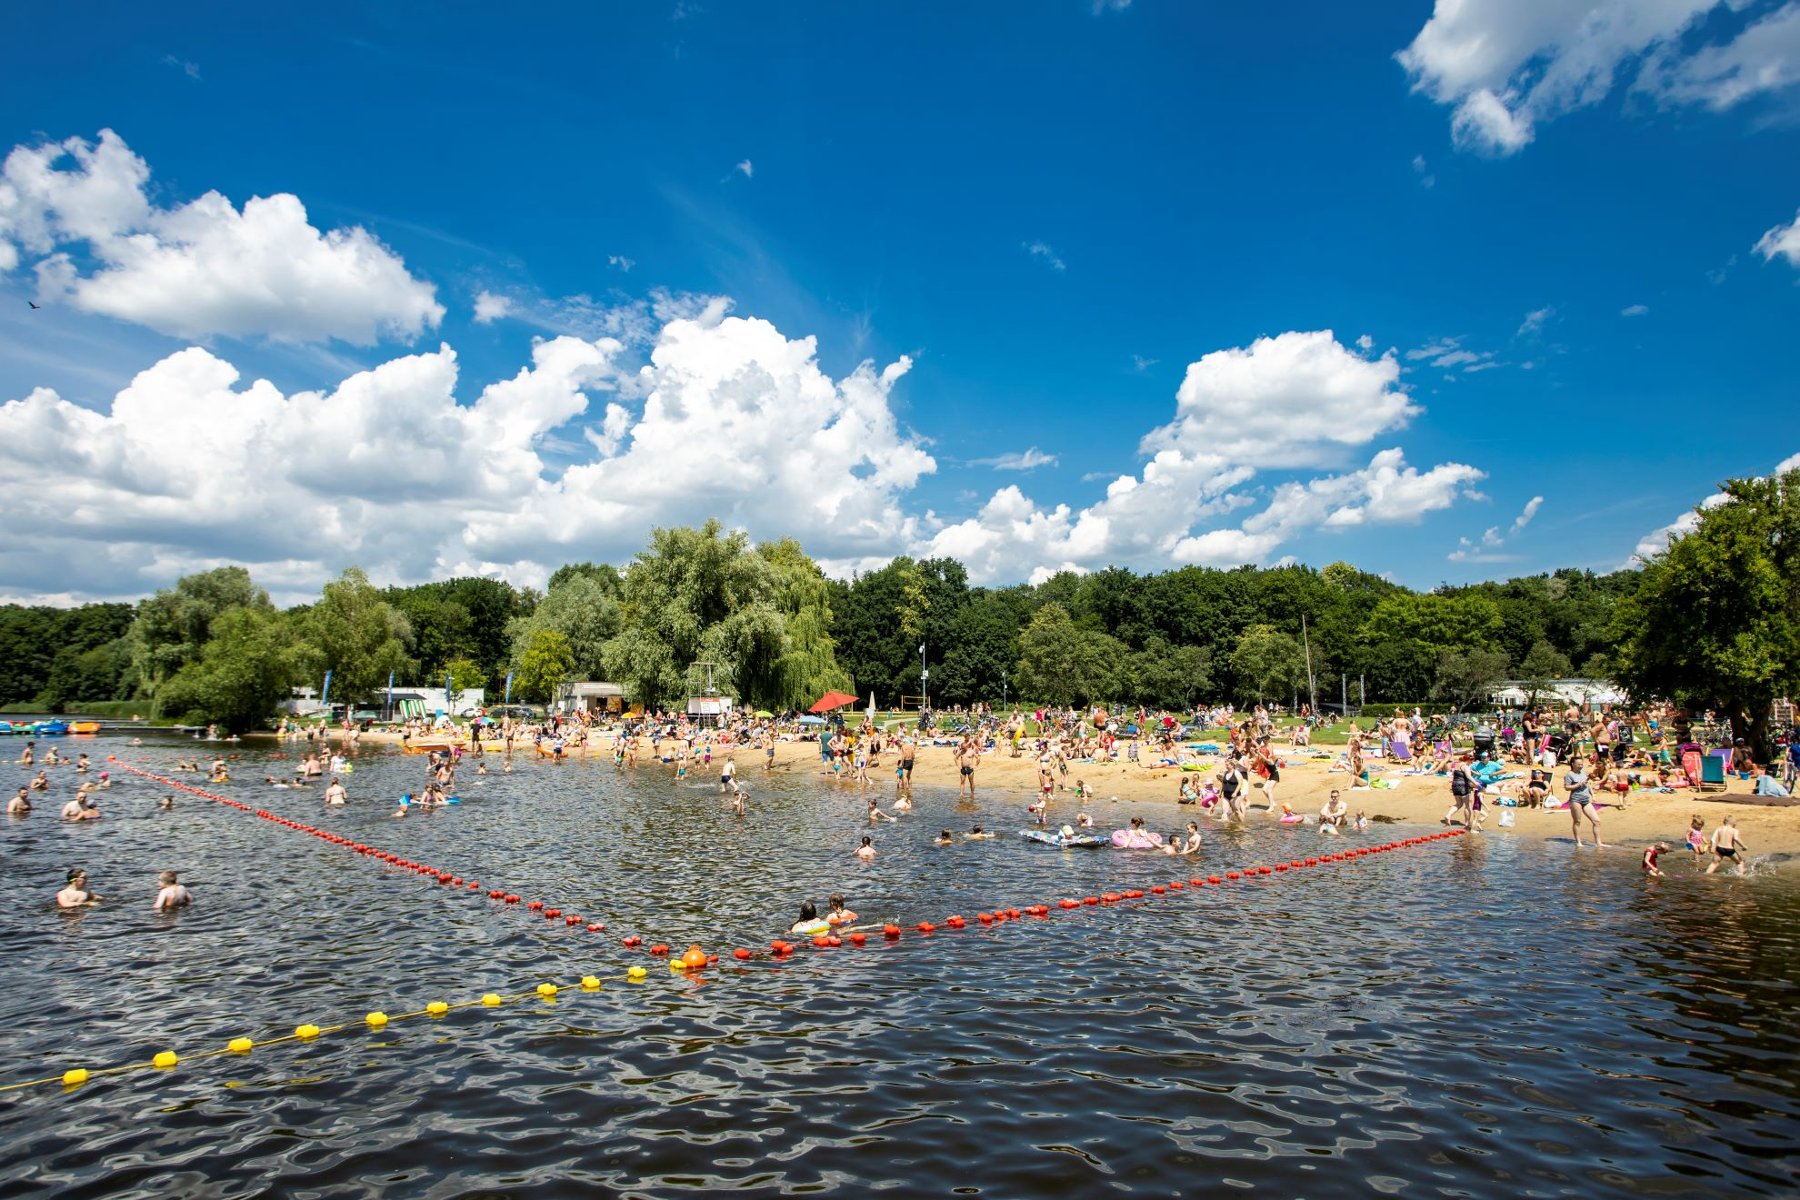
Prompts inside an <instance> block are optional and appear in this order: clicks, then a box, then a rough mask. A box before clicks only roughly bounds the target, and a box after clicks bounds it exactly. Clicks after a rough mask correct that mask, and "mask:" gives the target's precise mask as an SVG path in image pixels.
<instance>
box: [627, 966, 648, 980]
mask: <svg viewBox="0 0 1800 1200" xmlns="http://www.w3.org/2000/svg"><path fill="white" fill-rule="evenodd" d="M649 973H650V972H648V971H646V970H644V968H642V967H632V968H630V969H629V970H627V971H626V972H625V978H627V979H642V978H643V977H644V976H646V975H648V974H649Z"/></svg>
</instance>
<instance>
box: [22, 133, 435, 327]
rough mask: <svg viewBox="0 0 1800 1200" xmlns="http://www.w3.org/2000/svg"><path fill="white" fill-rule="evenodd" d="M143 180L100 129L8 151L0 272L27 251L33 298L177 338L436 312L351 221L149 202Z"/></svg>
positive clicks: (411, 319) (288, 203)
mask: <svg viewBox="0 0 1800 1200" xmlns="http://www.w3.org/2000/svg"><path fill="white" fill-rule="evenodd" d="M149 178H150V169H149V166H148V165H147V164H146V163H145V162H144V160H143V159H141V158H139V157H138V156H137V155H136V154H133V153H132V152H131V149H130V147H128V146H127V145H126V144H125V143H124V141H123V140H122V139H120V138H119V137H118V135H117V134H115V133H113V132H112V131H111V130H102V131H101V133H100V137H99V139H98V141H96V142H88V141H86V140H84V139H82V138H69V139H67V140H65V141H62V142H52V143H47V144H44V145H37V146H19V147H16V148H14V149H13V151H12V152H11V153H10V154H8V155H7V158H6V162H5V165H4V167H3V168H0V270H12V269H15V268H16V267H18V266H19V265H20V263H21V261H22V256H23V255H31V256H35V257H37V258H38V262H37V263H36V267H35V270H36V274H37V277H38V286H39V291H40V293H41V294H42V296H43V297H44V298H47V299H61V300H66V301H67V302H68V303H70V304H72V305H73V306H75V307H76V308H79V309H82V310H84V311H86V312H91V313H99V314H103V315H106V316H110V317H116V318H118V319H120V320H124V321H131V322H134V323H136V324H139V325H144V326H147V327H149V328H151V329H155V330H157V331H159V332H162V333H166V334H169V335H171V336H175V337H183V338H207V337H213V336H218V335H224V336H232V337H257V336H260V337H268V338H271V339H274V340H277V341H293V342H300V341H324V340H327V339H331V338H337V339H341V340H343V341H347V342H353V343H356V344H359V345H368V344H371V343H373V342H375V341H377V340H378V339H379V338H381V337H383V336H395V337H401V338H412V337H416V336H418V335H419V334H420V333H422V332H423V331H424V330H426V329H429V328H432V327H434V326H436V324H437V323H438V321H439V320H440V319H441V318H442V316H443V313H444V309H443V306H442V305H440V304H439V303H438V302H437V300H436V299H435V295H434V292H435V289H434V288H433V287H432V286H431V285H430V284H428V283H426V282H424V281H422V280H419V279H415V278H414V277H413V276H412V275H411V274H409V273H408V271H407V269H406V264H405V263H404V262H402V261H401V259H400V257H399V256H398V255H396V254H394V253H393V252H392V251H390V250H389V249H387V247H385V246H383V245H382V244H381V243H380V242H379V241H377V240H376V239H375V238H374V237H373V236H372V235H371V234H370V233H369V232H368V231H367V230H364V229H362V228H360V227H352V228H349V229H334V230H331V231H329V232H321V231H320V230H318V229H316V228H314V227H313V225H312V224H311V223H310V222H309V221H308V219H307V215H306V209H305V207H304V206H303V205H302V204H301V203H300V200H299V199H298V198H297V197H295V196H292V195H289V194H286V193H278V194H276V195H273V196H263V197H252V198H251V199H250V200H248V201H246V202H245V204H244V206H243V208H242V209H239V208H237V207H236V206H234V205H233V204H232V203H231V201H230V200H228V199H226V198H225V197H224V196H222V195H220V194H219V193H217V192H207V193H206V194H205V195H202V196H200V197H198V198H197V199H195V200H192V201H189V202H188V203H186V204H182V205H179V206H176V207H174V208H161V207H158V206H156V205H154V204H152V203H151V201H150V200H149V198H148V196H147V195H146V190H145V189H146V185H147V184H148V182H149ZM77 251H80V252H81V253H80V254H79V257H78V255H77Z"/></svg>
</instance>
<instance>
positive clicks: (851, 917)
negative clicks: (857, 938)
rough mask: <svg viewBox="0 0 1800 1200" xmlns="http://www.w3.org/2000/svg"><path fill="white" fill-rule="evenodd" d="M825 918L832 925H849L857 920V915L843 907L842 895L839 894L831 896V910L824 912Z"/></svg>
mask: <svg viewBox="0 0 1800 1200" xmlns="http://www.w3.org/2000/svg"><path fill="white" fill-rule="evenodd" d="M825 920H826V921H827V922H828V923H829V924H832V925H840V926H846V927H847V926H850V925H854V924H856V922H857V916H856V914H855V913H853V912H851V911H850V910H849V909H848V908H845V907H844V897H843V896H842V895H841V894H839V895H836V896H833V897H832V898H831V911H830V912H828V913H826V914H825Z"/></svg>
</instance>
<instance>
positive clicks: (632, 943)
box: [620, 933, 644, 950]
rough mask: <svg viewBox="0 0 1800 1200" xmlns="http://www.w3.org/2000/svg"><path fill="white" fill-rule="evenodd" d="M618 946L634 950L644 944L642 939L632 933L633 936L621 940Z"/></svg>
mask: <svg viewBox="0 0 1800 1200" xmlns="http://www.w3.org/2000/svg"><path fill="white" fill-rule="evenodd" d="M620 944H621V945H622V946H624V947H625V948H626V949H627V950H635V949H637V948H638V947H639V946H641V945H643V944H644V939H643V938H641V937H639V936H638V935H637V934H635V933H634V934H630V935H629V936H627V937H625V938H623V939H621V941H620Z"/></svg>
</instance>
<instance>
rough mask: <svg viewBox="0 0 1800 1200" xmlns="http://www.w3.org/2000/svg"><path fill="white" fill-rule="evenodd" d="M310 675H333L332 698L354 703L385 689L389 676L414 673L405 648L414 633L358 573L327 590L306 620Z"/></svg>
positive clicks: (341, 578) (343, 577)
mask: <svg viewBox="0 0 1800 1200" xmlns="http://www.w3.org/2000/svg"><path fill="white" fill-rule="evenodd" d="M304 626H305V631H306V639H307V641H308V643H309V644H310V647H311V651H312V653H311V655H310V660H311V661H310V662H309V663H308V666H309V667H310V669H311V671H312V672H314V673H318V674H321V675H322V674H323V672H324V671H326V670H330V671H331V672H332V684H331V688H332V693H333V694H334V695H337V696H341V697H343V698H344V699H346V700H350V701H355V700H359V699H362V698H364V697H366V696H369V695H372V694H373V693H374V692H375V691H376V689H377V688H381V687H385V686H386V685H387V679H388V674H389V672H393V673H395V674H398V675H399V676H400V677H401V678H406V677H407V676H408V675H409V674H410V673H411V671H412V669H413V663H412V660H411V659H410V658H409V657H408V656H407V653H406V644H407V642H408V641H409V640H410V639H411V637H412V629H411V627H410V626H408V625H407V623H406V617H405V615H404V614H402V613H401V612H400V610H399V609H397V608H395V607H394V606H393V605H391V604H389V603H388V602H387V601H386V600H383V599H382V598H381V593H380V592H379V591H377V590H376V588H375V586H374V585H373V584H371V583H370V582H369V577H368V576H367V575H365V574H364V573H363V571H362V569H361V568H360V567H350V568H349V569H347V570H346V571H345V572H344V573H343V574H342V575H340V576H339V577H338V578H336V579H334V580H332V581H331V582H330V583H328V584H326V585H325V590H324V594H323V595H322V596H321V597H320V598H319V601H318V603H316V604H314V605H313V606H312V607H311V608H310V609H309V610H307V612H306V614H305V617H304Z"/></svg>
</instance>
